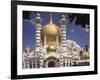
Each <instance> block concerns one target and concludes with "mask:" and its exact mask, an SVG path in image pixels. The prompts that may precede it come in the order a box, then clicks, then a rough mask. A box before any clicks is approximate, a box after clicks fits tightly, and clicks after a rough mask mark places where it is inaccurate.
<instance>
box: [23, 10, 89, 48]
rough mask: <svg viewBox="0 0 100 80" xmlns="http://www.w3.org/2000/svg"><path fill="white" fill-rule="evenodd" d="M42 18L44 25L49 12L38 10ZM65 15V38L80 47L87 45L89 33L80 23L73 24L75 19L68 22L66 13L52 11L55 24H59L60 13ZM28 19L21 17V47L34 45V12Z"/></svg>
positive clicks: (48, 17) (48, 18)
mask: <svg viewBox="0 0 100 80" xmlns="http://www.w3.org/2000/svg"><path fill="white" fill-rule="evenodd" d="M40 14H41V18H42V25H45V24H47V23H48V22H49V20H50V13H49V12H40ZM63 14H64V15H65V16H66V19H67V25H66V26H67V27H66V32H67V33H66V35H67V39H69V40H73V41H75V42H76V43H77V44H79V45H80V46H81V47H85V45H88V46H89V35H90V32H89V31H86V30H84V29H82V28H81V25H77V26H76V25H75V21H73V22H72V23H70V22H69V20H70V19H69V18H68V13H52V20H53V23H55V24H56V25H58V26H59V25H60V23H59V21H60V19H61V16H62V15H63ZM29 17H30V19H23V49H25V48H26V47H28V46H30V47H33V48H34V46H35V24H34V21H33V20H34V18H35V17H36V12H30V15H29Z"/></svg>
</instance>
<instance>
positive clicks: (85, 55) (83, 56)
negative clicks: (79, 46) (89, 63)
mask: <svg viewBox="0 0 100 80" xmlns="http://www.w3.org/2000/svg"><path fill="white" fill-rule="evenodd" d="M80 57H81V60H87V59H89V52H88V51H86V50H84V51H83V52H82V54H81V56H80Z"/></svg>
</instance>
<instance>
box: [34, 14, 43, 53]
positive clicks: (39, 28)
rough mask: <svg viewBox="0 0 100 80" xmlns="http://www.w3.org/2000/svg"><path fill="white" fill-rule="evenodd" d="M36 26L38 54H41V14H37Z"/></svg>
mask: <svg viewBox="0 0 100 80" xmlns="http://www.w3.org/2000/svg"><path fill="white" fill-rule="evenodd" d="M35 25H36V33H35V39H36V54H38V53H39V51H40V50H39V49H40V47H41V28H42V25H41V17H40V14H39V13H37V16H36V18H35Z"/></svg>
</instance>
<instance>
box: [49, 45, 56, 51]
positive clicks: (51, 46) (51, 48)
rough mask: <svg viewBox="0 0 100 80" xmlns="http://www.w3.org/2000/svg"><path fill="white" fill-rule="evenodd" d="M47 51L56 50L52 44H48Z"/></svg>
mask: <svg viewBox="0 0 100 80" xmlns="http://www.w3.org/2000/svg"><path fill="white" fill-rule="evenodd" d="M47 51H48V52H55V51H56V47H55V46H54V45H49V46H48V48H47Z"/></svg>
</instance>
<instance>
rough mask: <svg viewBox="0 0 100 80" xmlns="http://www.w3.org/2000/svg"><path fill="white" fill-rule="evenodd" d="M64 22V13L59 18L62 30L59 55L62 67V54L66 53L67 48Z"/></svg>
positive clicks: (65, 22)
mask: <svg viewBox="0 0 100 80" xmlns="http://www.w3.org/2000/svg"><path fill="white" fill-rule="evenodd" d="M66 24H67V20H66V18H65V15H62V18H61V20H60V27H61V28H62V32H61V44H60V47H61V52H60V53H61V56H60V66H61V67H63V66H64V65H63V63H64V62H63V61H64V60H63V54H64V53H67V49H66V40H67V39H66Z"/></svg>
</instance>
